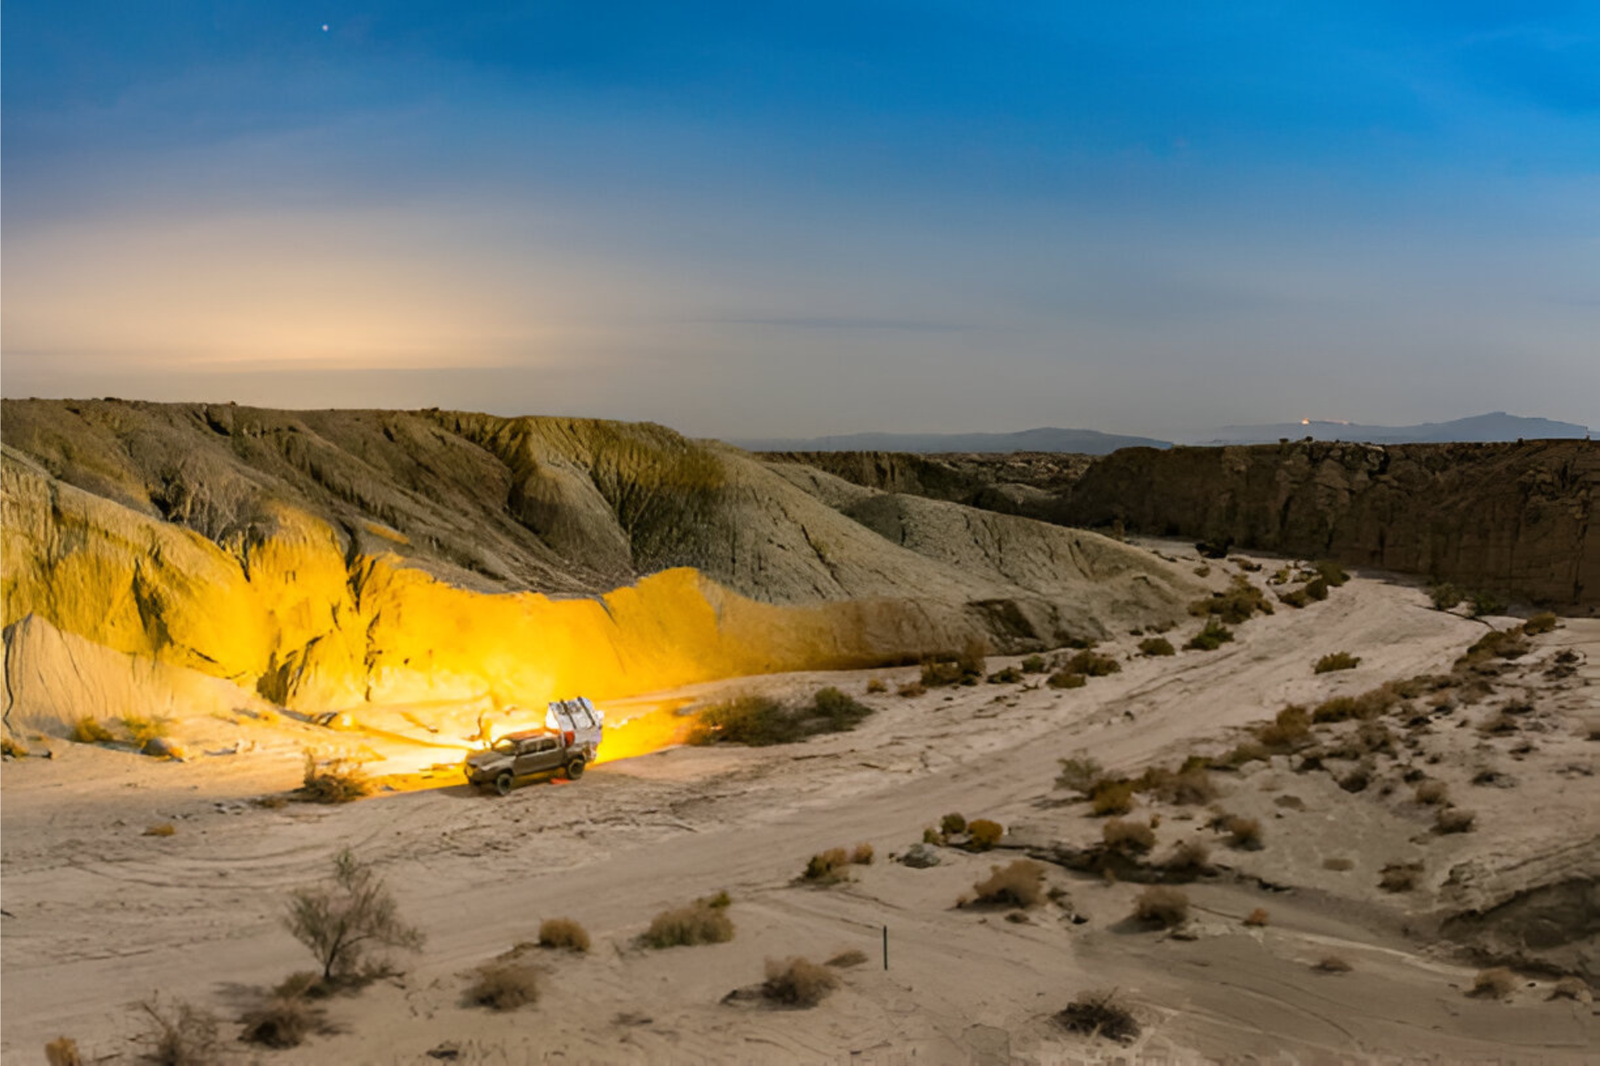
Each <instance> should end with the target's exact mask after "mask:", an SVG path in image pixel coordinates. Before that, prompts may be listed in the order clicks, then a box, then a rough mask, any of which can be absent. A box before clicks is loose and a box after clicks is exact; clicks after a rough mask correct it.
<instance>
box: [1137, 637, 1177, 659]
mask: <svg viewBox="0 0 1600 1066" xmlns="http://www.w3.org/2000/svg"><path fill="white" fill-rule="evenodd" d="M1139 654H1140V655H1145V656H1156V655H1176V654H1177V652H1176V651H1174V650H1173V647H1172V641H1170V640H1168V639H1167V638H1166V637H1145V638H1144V639H1143V640H1141V641H1140V642H1139Z"/></svg>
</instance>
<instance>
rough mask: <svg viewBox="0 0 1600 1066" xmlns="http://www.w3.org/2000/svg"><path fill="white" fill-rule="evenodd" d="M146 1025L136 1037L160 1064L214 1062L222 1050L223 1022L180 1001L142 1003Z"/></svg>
mask: <svg viewBox="0 0 1600 1066" xmlns="http://www.w3.org/2000/svg"><path fill="white" fill-rule="evenodd" d="M139 1009H140V1010H141V1011H143V1012H144V1015H145V1019H144V1022H145V1027H144V1030H143V1032H141V1033H140V1034H139V1035H138V1036H137V1037H135V1040H136V1041H137V1042H138V1043H139V1044H140V1045H142V1046H143V1048H144V1052H143V1055H142V1056H141V1057H142V1058H143V1060H144V1061H145V1062H148V1063H153V1064H156V1066H210V1064H211V1063H213V1062H215V1061H216V1060H217V1059H218V1058H219V1057H220V1054H221V1051H222V1042H221V1038H220V1036H219V1035H218V1034H219V1029H220V1026H219V1025H218V1022H217V1017H216V1015H214V1014H212V1013H211V1012H210V1011H206V1010H201V1009H200V1008H199V1007H196V1006H194V1005H193V1004H190V1003H184V1002H182V1001H179V1002H178V1003H176V1004H174V1005H173V1006H171V1007H163V1006H162V1005H161V1004H160V1003H159V1002H158V1001H157V1000H154V999H149V1000H145V1001H144V1002H143V1003H140V1004H139Z"/></svg>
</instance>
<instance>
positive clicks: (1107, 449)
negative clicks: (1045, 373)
mask: <svg viewBox="0 0 1600 1066" xmlns="http://www.w3.org/2000/svg"><path fill="white" fill-rule="evenodd" d="M730 443H732V444H736V445H738V446H739V447H741V448H743V449H745V450H746V451H752V452H1077V453H1079V454H1082V455H1109V454H1110V453H1112V452H1114V451H1116V450H1117V449H1118V448H1133V447H1137V446H1144V447H1148V448H1170V447H1171V446H1172V442H1171V441H1164V440H1154V439H1152V438H1150V437H1124V436H1120V435H1118V434H1115V433H1097V432H1095V431H1094V430H1092V429H1025V430H1022V431H1021V432H1020V433H848V434H845V435H844V436H842V437H809V438H804V439H787V440H785V439H777V438H774V439H769V440H736V441H731V442H730Z"/></svg>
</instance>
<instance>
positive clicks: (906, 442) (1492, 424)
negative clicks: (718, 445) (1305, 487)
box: [730, 411, 1589, 455]
mask: <svg viewBox="0 0 1600 1066" xmlns="http://www.w3.org/2000/svg"><path fill="white" fill-rule="evenodd" d="M1588 435H1589V429H1588V427H1587V426H1580V425H1577V424H1575V423H1572V422H1556V421H1552V420H1551V419H1548V418H1523V417H1521V416H1520V415H1508V414H1506V413H1505V412H1504V411H1495V412H1493V413H1491V414H1486V415H1476V416H1474V417H1471V418H1458V419H1455V420H1454V421H1452V422H1425V423H1422V424H1421V425H1415V426H1364V425H1359V424H1357V423H1354V422H1326V421H1319V420H1315V419H1313V420H1309V421H1305V422H1282V423H1279V424H1277V425H1265V426H1224V427H1223V428H1221V429H1214V430H1204V431H1202V432H1199V433H1195V434H1191V435H1187V438H1188V439H1187V440H1186V441H1185V443H1189V444H1272V443H1275V442H1276V441H1279V440H1281V439H1283V438H1285V437H1287V438H1288V439H1290V440H1301V439H1304V438H1306V437H1312V438H1314V439H1316V440H1347V441H1361V442H1365V443H1370V444H1446V443H1451V442H1456V441H1463V442H1472V441H1507V440H1518V439H1523V440H1540V439H1549V438H1573V437H1587V436H1588ZM730 443H732V444H736V445H738V446H739V447H741V448H744V449H746V450H747V451H752V452H924V453H926V452H1077V453H1079V454H1083V455H1106V454H1109V453H1111V452H1114V451H1116V450H1117V449H1118V448H1132V447H1137V446H1142V447H1148V448H1170V447H1171V446H1172V442H1171V441H1165V440H1156V439H1154V438H1152V437H1129V436H1123V435H1120V434H1116V433H1099V432H1096V431H1095V430H1092V429H1055V428H1043V429H1025V430H1022V431H1021V432H1018V433H847V434H844V435H843V436H838V437H806V438H767V439H757V440H735V441H731V442H730Z"/></svg>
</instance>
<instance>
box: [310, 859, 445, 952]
mask: <svg viewBox="0 0 1600 1066" xmlns="http://www.w3.org/2000/svg"><path fill="white" fill-rule="evenodd" d="M397 912H398V908H397V906H396V903H395V899H394V896H392V895H391V894H390V893H389V889H388V886H386V885H385V884H384V883H383V881H382V880H380V879H379V878H378V876H377V875H376V874H374V873H373V872H372V869H371V867H368V866H366V865H364V864H363V863H360V862H357V861H356V857H355V856H354V855H353V854H351V852H350V850H349V849H348V848H346V849H345V850H344V851H341V852H340V853H339V854H338V856H337V857H335V858H334V860H333V878H332V881H331V882H330V883H329V884H326V885H319V886H317V887H316V888H301V889H296V890H295V891H294V893H293V894H292V895H291V896H290V902H289V913H288V915H287V916H286V917H285V919H284V923H285V924H286V925H287V926H288V928H289V932H290V933H292V934H293V935H294V938H295V939H296V940H298V941H300V943H302V944H304V945H305V946H306V947H308V948H310V949H311V953H312V954H313V955H314V956H316V959H317V962H319V963H321V964H322V979H323V981H325V982H331V981H335V980H339V979H344V978H348V977H351V976H353V975H354V974H355V973H356V971H357V968H358V967H359V965H360V963H361V960H362V959H363V957H364V956H365V955H366V953H367V951H368V950H369V949H370V948H371V947H373V946H380V947H391V948H404V949H406V950H409V951H420V950H422V943H423V936H422V933H421V931H420V930H418V929H416V928H414V927H412V926H409V925H407V924H405V923H404V922H402V921H401V920H400V917H399V914H398V913H397Z"/></svg>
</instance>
